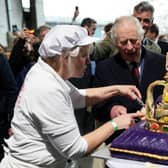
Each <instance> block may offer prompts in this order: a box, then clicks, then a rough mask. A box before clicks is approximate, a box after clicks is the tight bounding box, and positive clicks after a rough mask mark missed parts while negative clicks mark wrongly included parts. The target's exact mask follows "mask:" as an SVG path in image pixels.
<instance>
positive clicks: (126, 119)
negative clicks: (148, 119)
mask: <svg viewBox="0 0 168 168" xmlns="http://www.w3.org/2000/svg"><path fill="white" fill-rule="evenodd" d="M141 117H144V113H129V114H123V115H120V116H118V117H116V118H114V119H113V121H114V122H115V123H116V124H117V126H118V129H119V130H120V129H127V128H129V127H131V126H132V125H134V124H135V120H134V119H135V118H141Z"/></svg>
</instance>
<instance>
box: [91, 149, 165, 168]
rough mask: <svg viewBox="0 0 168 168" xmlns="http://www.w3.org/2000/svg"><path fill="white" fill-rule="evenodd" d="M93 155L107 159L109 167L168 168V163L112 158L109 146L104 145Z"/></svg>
mask: <svg viewBox="0 0 168 168" xmlns="http://www.w3.org/2000/svg"><path fill="white" fill-rule="evenodd" d="M91 157H95V158H101V159H104V160H106V165H107V166H108V167H109V168H168V165H167V166H166V165H160V164H154V163H149V162H139V161H133V160H126V159H119V158H112V157H111V154H110V151H109V149H108V148H107V147H103V148H101V149H100V150H97V151H95V152H94V153H92V154H91Z"/></svg>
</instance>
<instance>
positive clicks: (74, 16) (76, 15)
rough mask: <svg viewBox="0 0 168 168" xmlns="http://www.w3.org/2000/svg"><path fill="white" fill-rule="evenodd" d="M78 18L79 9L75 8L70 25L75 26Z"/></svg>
mask: <svg viewBox="0 0 168 168" xmlns="http://www.w3.org/2000/svg"><path fill="white" fill-rule="evenodd" d="M78 16H79V7H78V6H75V11H74V15H73V18H72V23H71V24H75V22H76V18H77V17H78Z"/></svg>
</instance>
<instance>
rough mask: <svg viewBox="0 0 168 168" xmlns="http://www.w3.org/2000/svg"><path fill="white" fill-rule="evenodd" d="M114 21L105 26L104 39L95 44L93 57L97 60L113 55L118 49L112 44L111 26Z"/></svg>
mask: <svg viewBox="0 0 168 168" xmlns="http://www.w3.org/2000/svg"><path fill="white" fill-rule="evenodd" d="M112 26H113V23H108V24H106V25H105V26H104V33H105V34H104V39H103V40H102V41H99V42H97V43H95V44H94V49H93V56H92V59H93V60H95V61H96V62H98V61H101V60H104V59H106V58H109V57H112V56H113V55H115V54H116V53H117V52H118V51H117V48H115V46H114V45H113V44H112V39H111V37H110V35H111V28H112Z"/></svg>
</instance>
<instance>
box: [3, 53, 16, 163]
mask: <svg viewBox="0 0 168 168" xmlns="http://www.w3.org/2000/svg"><path fill="white" fill-rule="evenodd" d="M16 97H17V86H16V81H15V79H14V76H13V74H12V71H11V68H10V66H9V64H8V60H7V58H6V57H5V56H4V55H3V54H0V160H1V159H2V158H3V156H4V151H3V147H2V145H3V144H5V143H4V138H9V136H10V135H11V134H12V130H11V119H12V117H13V111H14V105H15V101H16Z"/></svg>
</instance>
